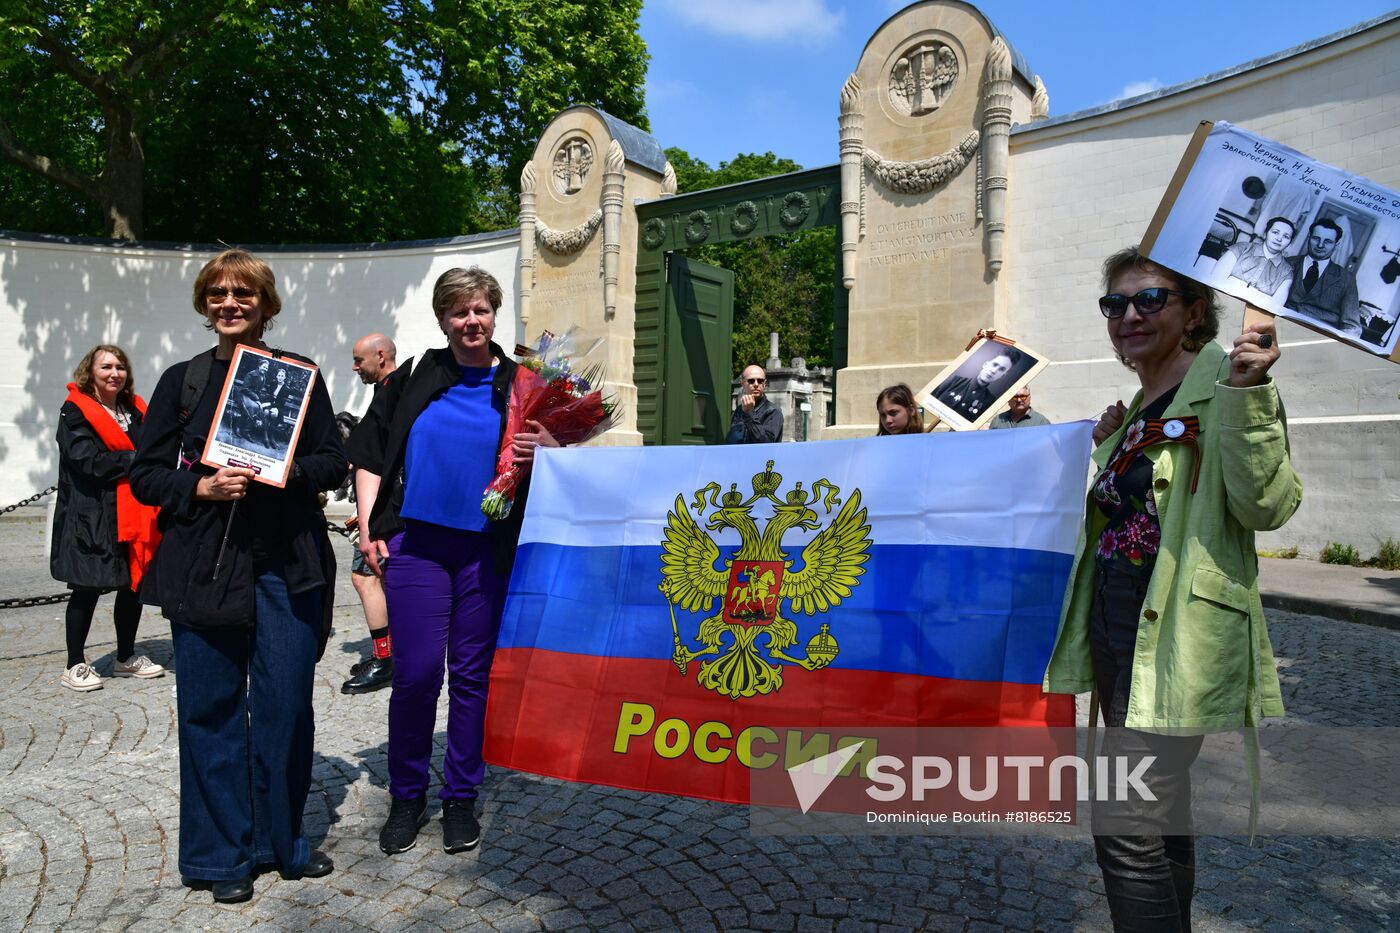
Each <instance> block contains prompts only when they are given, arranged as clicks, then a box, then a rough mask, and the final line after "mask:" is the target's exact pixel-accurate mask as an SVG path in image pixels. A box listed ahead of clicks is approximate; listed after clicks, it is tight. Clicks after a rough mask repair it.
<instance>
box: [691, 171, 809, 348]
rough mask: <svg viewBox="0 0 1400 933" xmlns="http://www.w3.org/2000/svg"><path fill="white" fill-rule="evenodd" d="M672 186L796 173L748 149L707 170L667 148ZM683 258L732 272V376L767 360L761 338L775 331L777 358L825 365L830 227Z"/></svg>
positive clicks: (699, 185) (696, 187)
mask: <svg viewBox="0 0 1400 933" xmlns="http://www.w3.org/2000/svg"><path fill="white" fill-rule="evenodd" d="M666 157H667V158H668V159H669V160H670V162H671V167H672V168H674V169H675V171H676V183H677V189H678V190H679V191H681V192H685V191H700V190H703V189H705V188H715V187H718V186H720V185H732V184H737V183H738V182H742V181H753V180H754V179H758V178H767V177H769V176H772V175H782V174H785V173H787V172H796V171H801V169H802V166H800V165H798V164H797V163H796V162H794V161H792V160H791V159H781V158H779V157H777V156H775V155H774V154H773V153H771V152H766V153H763V154H762V155H758V154H754V153H749V154H742V155H738V156H735V157H734V158H733V159H732V160H730V161H728V162H721V163H720V164H719V167H718V168H711V167H710V166H709V165H707V164H706V163H705V162H703V161H701V160H699V159H696V158H694V157H693V156H691V155H690V154H689V153H688V152H686V151H685V150H683V149H676V148H672V149H667V150H666ZM687 255H689V256H693V257H694V258H696V259H699V260H700V261H701V262H707V263H710V264H711V265H716V266H721V267H723V268H725V269H730V270H732V271H733V272H734V359H733V364H734V373H735V375H738V373H739V372H740V370H742V369H743V368H744V367H745V366H747V365H749V364H750V363H754V362H758V363H762V362H763V361H764V360H766V359H767V358H768V335H769V334H770V333H773V332H775V331H776V332H777V334H778V342H779V346H778V353H779V356H780V357H781V358H783V359H784V360H788V359H791V358H792V357H794V356H800V357H802V358H804V359H805V360H806V361H807V365H808V366H830V365H831V364H832V340H833V336H834V329H833V323H832V310H833V307H834V304H833V299H834V288H835V285H836V231H835V229H834V228H832V227H821V228H818V229H816V230H804V231H801V232H798V233H794V234H786V235H782V236H768V237H760V238H757V239H753V240H741V241H737V242H733V243H720V244H715V245H710V246H702V247H699V248H698V249H693V250H688V251H687Z"/></svg>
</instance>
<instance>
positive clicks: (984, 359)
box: [917, 334, 1050, 431]
mask: <svg viewBox="0 0 1400 933" xmlns="http://www.w3.org/2000/svg"><path fill="white" fill-rule="evenodd" d="M1049 362H1050V361H1049V360H1048V359H1046V358H1045V357H1044V356H1043V355H1041V354H1040V353H1037V352H1036V351H1034V350H1031V349H1030V348H1028V347H1026V346H1025V345H1023V344H1018V343H1015V342H1013V341H1010V340H1007V339H1006V338H1004V337H997V336H987V335H985V334H979V335H978V336H977V338H976V339H975V340H974V341H973V342H972V343H971V345H969V346H968V348H967V349H966V350H965V351H963V354H962V355H961V356H959V357H958V358H957V359H955V360H953V362H952V363H950V364H948V366H947V367H946V368H945V369H944V370H943V371H942V372H940V373H939V374H938V375H937V376H934V377H933V380H932V381H931V382H929V384H928V385H926V386H924V387H923V388H922V389H921V390H919V393H918V395H917V400H918V402H919V404H920V405H922V406H923V407H924V409H925V410H927V411H929V412H932V413H933V414H934V415H936V416H938V418H939V419H941V420H942V421H943V422H944V423H945V424H947V425H948V426H949V427H950V428H952V429H953V430H955V431H972V430H976V429H977V428H980V427H982V426H983V425H984V424H986V423H987V422H988V421H990V420H992V418H993V417H995V416H996V414H997V413H998V412H1001V411H1004V410H1005V409H1006V405H1007V402H1008V400H1009V399H1010V398H1011V396H1013V395H1015V394H1016V392H1017V391H1018V390H1020V388H1021V387H1022V386H1024V385H1026V384H1027V383H1029V382H1030V381H1031V380H1032V379H1034V378H1035V377H1036V375H1038V374H1039V373H1040V371H1041V370H1042V369H1044V368H1045V367H1046V366H1047V365H1049Z"/></svg>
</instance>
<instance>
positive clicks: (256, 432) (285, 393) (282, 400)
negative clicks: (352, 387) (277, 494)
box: [200, 346, 316, 489]
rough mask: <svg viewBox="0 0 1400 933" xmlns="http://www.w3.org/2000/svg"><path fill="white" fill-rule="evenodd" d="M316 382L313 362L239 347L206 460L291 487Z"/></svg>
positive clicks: (206, 447)
mask: <svg viewBox="0 0 1400 933" xmlns="http://www.w3.org/2000/svg"><path fill="white" fill-rule="evenodd" d="M315 384H316V367H315V366H313V365H311V364H310V363H303V362H301V361H300V360H294V359H291V358H289V357H285V356H277V355H276V354H273V353H270V352H268V351H267V350H260V349H258V348H257V347H248V346H239V347H238V348H236V349H235V350H234V351H233V359H232V360H231V361H230V362H229V367H228V378H226V379H225V380H224V386H223V389H222V391H221V392H220V393H219V404H218V407H217V408H215V410H214V429H213V430H212V431H210V432H209V439H208V440H207V441H205V444H204V453H203V455H202V456H201V457H200V462H201V463H206V464H208V465H209V466H212V467H224V466H235V467H248V468H250V469H251V470H253V472H254V473H255V474H256V475H255V476H254V477H253V479H254V480H255V481H256V482H259V483H267V484H268V485H269V486H276V487H278V488H279V489H280V488H282V487H284V486H286V485H287V477H288V476H289V475H290V474H291V471H292V456H293V453H294V452H295V451H296V447H297V439H298V438H299V437H301V428H302V424H303V423H304V422H305V420H306V409H307V406H308V405H309V404H310V402H311V390H312V388H313V387H314V386H315Z"/></svg>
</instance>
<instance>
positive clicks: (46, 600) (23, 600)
mask: <svg viewBox="0 0 1400 933" xmlns="http://www.w3.org/2000/svg"><path fill="white" fill-rule="evenodd" d="M68 595H69V594H67V593H55V594H53V595H52V596H14V597H11V598H10V599H0V609H26V608H28V607H30V606H52V605H53V604H55V603H66V602H68Z"/></svg>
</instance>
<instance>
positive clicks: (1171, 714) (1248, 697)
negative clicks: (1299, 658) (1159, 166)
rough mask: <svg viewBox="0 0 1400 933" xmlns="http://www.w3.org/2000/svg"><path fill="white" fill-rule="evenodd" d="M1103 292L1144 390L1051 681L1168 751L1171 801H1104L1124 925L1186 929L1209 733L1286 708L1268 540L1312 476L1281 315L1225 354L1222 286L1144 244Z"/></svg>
mask: <svg viewBox="0 0 1400 933" xmlns="http://www.w3.org/2000/svg"><path fill="white" fill-rule="evenodd" d="M1104 286H1105V289H1106V291H1107V292H1108V294H1106V295H1105V296H1104V297H1103V298H1101V299H1099V308H1100V310H1101V311H1102V312H1103V315H1104V317H1106V318H1107V319H1108V337H1109V340H1110V341H1111V342H1112V344H1113V348H1114V351H1115V352H1116V353H1117V354H1118V357H1119V359H1121V360H1122V361H1123V364H1124V365H1125V366H1127V367H1128V368H1129V369H1131V370H1133V371H1134V372H1135V373H1136V374H1137V376H1138V380H1139V382H1140V383H1141V385H1142V390H1141V391H1140V392H1139V393H1138V394H1137V396H1136V397H1135V398H1134V399H1133V401H1132V404H1131V405H1128V406H1124V405H1123V403H1122V402H1121V401H1119V402H1117V403H1116V404H1115V405H1112V406H1110V407H1109V408H1108V410H1107V411H1106V412H1105V413H1104V416H1103V418H1102V419H1100V422H1099V425H1098V427H1097V428H1096V430H1095V432H1094V440H1095V442H1096V443H1097V444H1098V446H1097V448H1096V449H1095V451H1094V462H1095V464H1096V466H1097V468H1098V474H1097V476H1096V477H1095V481H1094V485H1093V488H1092V491H1091V493H1090V497H1089V509H1088V518H1087V521H1086V528H1085V537H1084V539H1083V541H1081V543H1080V547H1079V554H1078V555H1077V556H1076V558H1075V563H1074V569H1073V570H1072V571H1071V576H1070V580H1071V583H1070V587H1069V590H1068V592H1067V593H1066V596H1065V604H1064V608H1063V611H1062V614H1061V618H1060V628H1059V633H1058V635H1057V637H1056V641H1055V649H1054V652H1053V653H1052V655H1051V658H1050V663H1049V666H1048V668H1047V669H1046V672H1045V689H1046V691H1047V692H1051V693H1082V692H1085V691H1089V690H1096V691H1097V692H1098V698H1099V703H1100V705H1101V708H1102V710H1103V714H1104V723H1105V725H1106V726H1108V727H1109V730H1108V738H1107V740H1106V745H1105V748H1104V750H1103V754H1105V755H1114V756H1116V755H1129V756H1143V755H1153V756H1155V758H1156V761H1155V762H1154V764H1153V766H1152V767H1151V768H1149V769H1148V770H1147V772H1146V774H1145V782H1146V783H1147V785H1148V787H1149V788H1151V789H1152V791H1153V794H1154V795H1155V796H1156V797H1157V798H1158V800H1157V802H1155V803H1151V804H1144V803H1142V802H1137V803H1136V804H1135V805H1132V804H1124V803H1119V804H1112V803H1109V802H1108V801H1107V800H1105V799H1103V797H1105V796H1106V795H1101V797H1100V799H1096V801H1095V805H1094V813H1093V819H1094V834H1095V836H1094V847H1095V853H1096V855H1097V858H1098V862H1099V867H1100V869H1101V870H1102V871H1103V876H1104V890H1105V893H1106V895H1107V897H1108V902H1109V911H1110V913H1111V914H1112V917H1113V923H1114V927H1115V929H1118V930H1189V929H1190V922H1191V921H1190V910H1191V898H1192V894H1193V892H1194V887H1195V880H1194V879H1195V855H1194V843H1193V838H1192V833H1191V816H1190V806H1191V785H1190V773H1189V768H1190V765H1191V763H1192V761H1194V759H1195V757H1196V754H1197V752H1198V751H1199V750H1200V745H1201V741H1202V734H1203V733H1204V732H1205V731H1207V730H1218V729H1230V728H1236V727H1242V726H1252V725H1254V724H1256V723H1257V722H1258V721H1259V720H1260V719H1261V718H1262V717H1264V716H1280V715H1282V714H1283V703H1282V700H1281V697H1280V694H1279V683H1278V674H1277V672H1276V670H1275V668H1274V656H1273V650H1272V648H1271V647H1270V645H1269V635H1268V631H1267V629H1266V628H1265V625H1264V611H1263V607H1262V605H1261V603H1260V601H1259V587H1258V583H1257V580H1258V571H1259V565H1258V558H1257V556H1256V555H1255V551H1254V533H1255V532H1256V531H1267V530H1271V529H1274V528H1278V527H1279V526H1280V525H1282V524H1283V523H1284V522H1286V521H1287V520H1288V518H1289V517H1290V516H1291V515H1292V514H1293V512H1294V510H1296V509H1297V507H1298V503H1299V501H1300V500H1301V498H1302V481H1301V480H1300V479H1299V478H1298V474H1297V473H1295V472H1294V470H1293V467H1292V465H1291V464H1290V462H1289V457H1288V436H1287V432H1286V428H1285V424H1284V419H1283V408H1282V405H1281V404H1280V402H1279V397H1278V393H1277V391H1276V390H1275V387H1274V383H1273V380H1272V379H1271V378H1270V377H1269V375H1268V372H1269V368H1270V367H1271V366H1273V364H1274V363H1275V362H1276V361H1277V360H1278V357H1279V347H1278V342H1277V340H1276V338H1275V334H1274V325H1273V322H1272V320H1269V321H1267V322H1264V323H1258V324H1252V325H1250V326H1249V327H1247V328H1245V331H1244V333H1242V334H1240V335H1239V336H1238V337H1236V338H1235V340H1234V347H1233V349H1231V350H1230V352H1229V353H1228V354H1227V353H1226V352H1225V351H1224V350H1223V349H1221V347H1220V346H1219V345H1217V344H1216V343H1215V342H1214V338H1215V336H1216V334H1217V332H1218V331H1219V323H1220V322H1219V305H1218V303H1217V301H1216V296H1215V293H1214V291H1212V290H1211V289H1210V288H1207V287H1206V286H1204V285H1202V284H1200V283H1199V282H1195V281H1193V280H1191V279H1187V278H1184V277H1182V276H1179V275H1177V274H1176V273H1174V272H1172V271H1170V270H1168V269H1165V268H1163V267H1161V266H1159V265H1157V264H1156V263H1153V262H1151V261H1150V260H1148V259H1147V258H1145V257H1144V256H1142V255H1140V254H1139V253H1138V251H1137V249H1136V248H1133V247H1130V248H1128V249H1125V250H1122V251H1120V252H1118V253H1115V254H1114V255H1112V256H1110V257H1109V258H1108V260H1107V261H1106V262H1105V263H1104Z"/></svg>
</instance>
